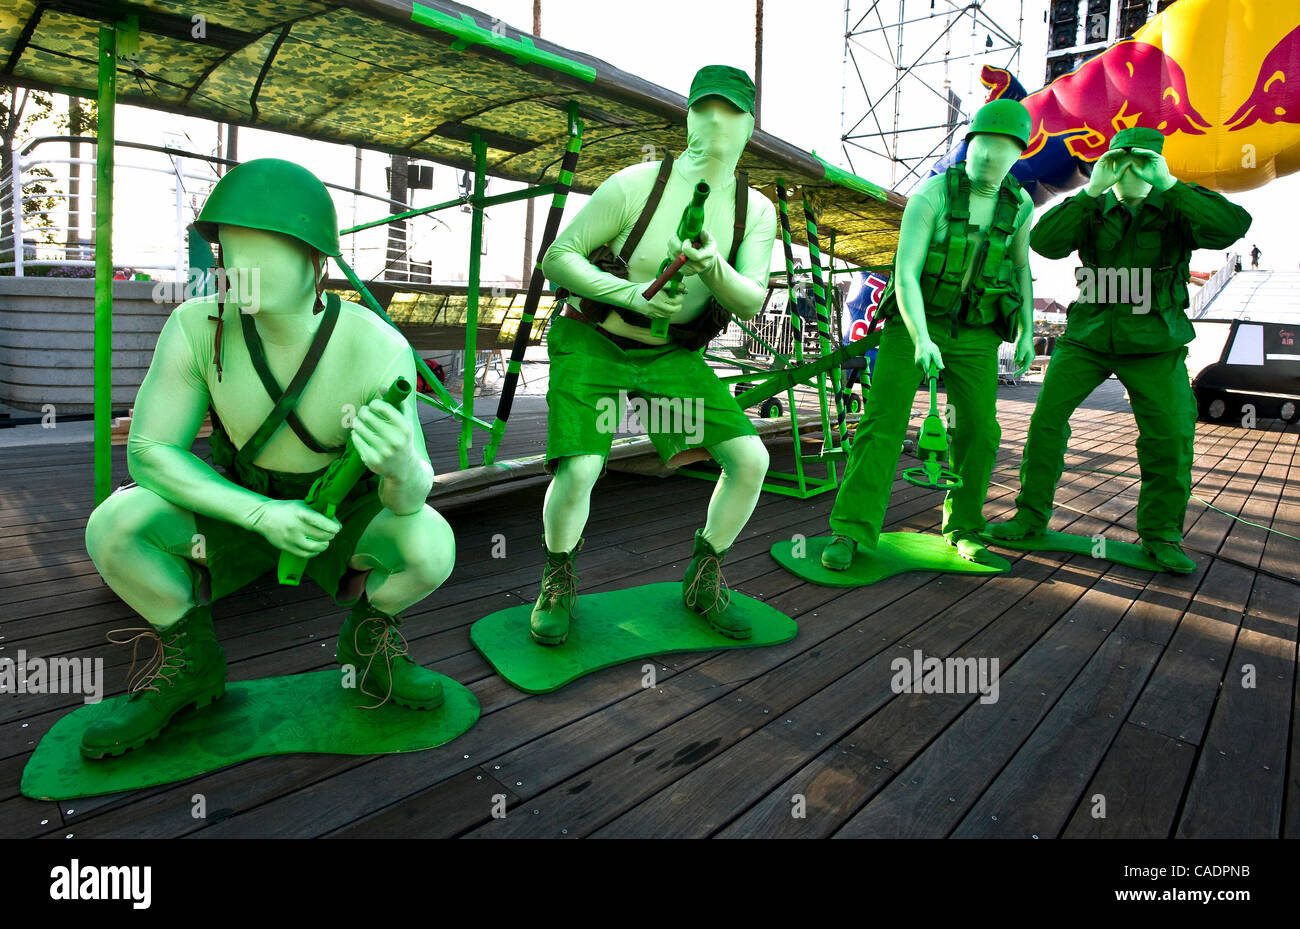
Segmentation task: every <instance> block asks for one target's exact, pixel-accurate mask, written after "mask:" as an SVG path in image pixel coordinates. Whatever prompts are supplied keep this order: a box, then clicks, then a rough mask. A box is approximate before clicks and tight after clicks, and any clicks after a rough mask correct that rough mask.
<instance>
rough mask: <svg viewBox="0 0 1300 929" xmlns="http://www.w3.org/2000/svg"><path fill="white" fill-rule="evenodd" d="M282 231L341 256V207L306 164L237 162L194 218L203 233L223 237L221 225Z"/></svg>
mask: <svg viewBox="0 0 1300 929" xmlns="http://www.w3.org/2000/svg"><path fill="white" fill-rule="evenodd" d="M223 223H224V224H226V225H230V226H245V227H247V228H249V229H264V230H266V231H267V232H279V233H281V234H283V235H287V236H292V237H293V238H295V239H298V240H300V241H302V242H306V243H307V244H308V245H310V246H311V247H312V248H314V249H317V250H318V251H321V252H323V253H324V254H326V255H329V256H330V257H332V258H337V257H339V256H340V255H341V254H342V250H341V249H340V248H339V223H338V213H337V212H336V211H335V209H334V201H333V199H332V198H331V197H330V194H329V191H328V190H327V189H326V188H325V185H324V184H323V183H322V182H321V180H320V178H318V177H316V175H314V174H312V173H311V172H310V171H308V170H307V169H306V168H304V167H303V166H302V165H297V164H294V163H293V162H292V161H284V160H283V159H280V158H258V159H255V160H253V161H246V162H244V163H243V164H240V165H236V166H235V167H233V168H231V169H230V170H229V171H228V172H226V175H225V177H223V178H222V179H221V180H219V181H217V186H216V187H213V188H212V193H210V194H209V195H208V199H207V202H206V203H204V204H203V209H202V210H201V211H200V212H199V217H198V219H196V220H195V221H194V228H195V229H197V230H198V233H199V235H201V236H203V238H205V239H207V240H208V241H209V242H212V243H217V241H218V240H217V226H218V225H220V224H223Z"/></svg>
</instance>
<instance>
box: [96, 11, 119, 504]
mask: <svg viewBox="0 0 1300 929" xmlns="http://www.w3.org/2000/svg"><path fill="white" fill-rule="evenodd" d="M116 102H117V30H116V29H114V28H107V27H104V28H101V29H100V30H99V132H98V140H97V142H96V145H95V399H94V405H95V506H99V504H100V503H101V502H103V501H104V500H105V499H107V497H108V495H109V493H111V491H112V487H113V110H114V105H115V104H116Z"/></svg>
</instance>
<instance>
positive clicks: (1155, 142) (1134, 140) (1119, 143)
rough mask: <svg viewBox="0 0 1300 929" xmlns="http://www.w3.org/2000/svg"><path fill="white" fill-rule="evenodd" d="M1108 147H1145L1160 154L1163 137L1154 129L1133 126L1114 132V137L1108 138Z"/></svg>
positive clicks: (1163, 144)
mask: <svg viewBox="0 0 1300 929" xmlns="http://www.w3.org/2000/svg"><path fill="white" fill-rule="evenodd" d="M1110 147H1111V150H1112V151H1113V150H1114V149H1117V148H1123V149H1131V148H1145V149H1149V150H1151V151H1153V152H1155V153H1156V154H1160V152H1161V150H1162V149H1164V147H1165V137H1164V136H1163V135H1162V134H1161V133H1160V132H1159V131H1158V130H1156V129H1144V128H1142V127H1141V126H1135V127H1133V128H1132V129H1121V130H1120V131H1119V132H1117V133H1115V138H1113V139H1111V140H1110Z"/></svg>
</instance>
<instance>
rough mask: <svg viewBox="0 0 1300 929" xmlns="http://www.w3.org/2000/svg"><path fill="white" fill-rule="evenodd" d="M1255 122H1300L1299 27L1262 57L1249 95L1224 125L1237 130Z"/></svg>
mask: <svg viewBox="0 0 1300 929" xmlns="http://www.w3.org/2000/svg"><path fill="white" fill-rule="evenodd" d="M1288 74H1289V75H1290V80H1288V79H1287V76H1288ZM1257 122H1266V123H1300V26H1296V27H1295V28H1294V29H1292V30H1291V31H1290V32H1288V33H1287V34H1286V35H1285V36H1283V37H1282V40H1281V41H1280V42H1278V43H1277V44H1276V45H1274V46H1273V48H1272V49H1271V50H1270V51H1269V53H1268V54H1267V55H1265V56H1264V61H1263V63H1262V64H1261V65H1260V68H1259V77H1257V78H1256V79H1255V86H1254V88H1253V89H1252V90H1251V92H1250V96H1248V97H1247V98H1246V100H1245V102H1244V103H1242V104H1241V106H1239V107H1237V111H1236V112H1235V113H1233V114H1232V115H1231V116H1229V117H1228V119H1227V121H1226V122H1225V123H1224V125H1225V126H1227V127H1228V131H1229V132H1236V131H1237V130H1238V129H1245V128H1246V127H1247V126H1251V125H1254V124H1255V123H1257Z"/></svg>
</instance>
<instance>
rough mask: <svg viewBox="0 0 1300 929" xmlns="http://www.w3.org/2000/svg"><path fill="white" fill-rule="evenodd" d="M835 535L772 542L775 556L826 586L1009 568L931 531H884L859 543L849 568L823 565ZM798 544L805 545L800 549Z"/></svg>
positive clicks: (791, 569) (792, 569)
mask: <svg viewBox="0 0 1300 929" xmlns="http://www.w3.org/2000/svg"><path fill="white" fill-rule="evenodd" d="M832 538H833V537H832V536H814V537H812V538H808V539H803V540H801V541H798V542H796V541H791V540H788V539H787V540H784V541H781V542H777V543H776V544H775V545H773V546H772V557H773V558H775V559H776V561H777V563H778V564H779V565H781V567H783V568H785V569H786V570H787V571H789V572H790V573H791V574H793V575H794V576H795V577H799V578H803V579H804V580H805V581H811V582H812V583H814V584H820V585H822V586H823V587H863V586H866V585H867V584H874V583H876V582H877V581H882V580H884V579H885V578H887V577H893V576H894V575H895V574H902V573H903V572H904V571H944V572H947V573H950V574H1002V573H1003V572H1005V571H1006V570H1007V569H1006V568H1003V567H998V566H994V565H983V564H975V563H974V562H972V561H967V560H966V559H965V558H963V557H961V555H958V554H957V549H955V548H954V547H953V546H951V545H949V544H948V540H947V539H945V538H944V537H943V536H939V535H931V534H930V533H928V532H882V533H881V534H880V538H879V540H878V542H877V545H876V548H875V549H873V550H867V549H864V548H862V547H861V546H859V547H858V551H857V553H856V554H855V555H854V556H853V563H852V564H851V565H849V567H848V569H847V570H844V571H832V570H830V569H829V568H824V567H822V551H823V550H824V549H825V548H826V546H827V545H830V543H831V539H832ZM796 545H799V546H801V548H800V549H799V551H798V552H796Z"/></svg>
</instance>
